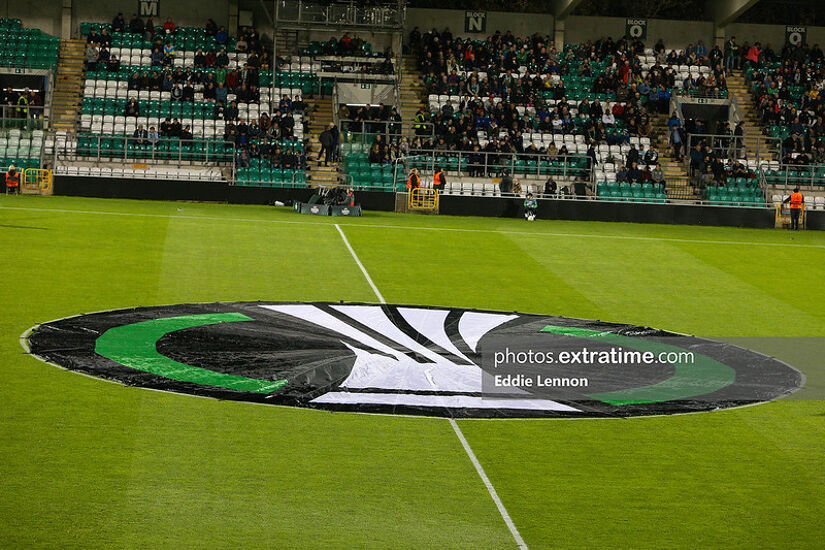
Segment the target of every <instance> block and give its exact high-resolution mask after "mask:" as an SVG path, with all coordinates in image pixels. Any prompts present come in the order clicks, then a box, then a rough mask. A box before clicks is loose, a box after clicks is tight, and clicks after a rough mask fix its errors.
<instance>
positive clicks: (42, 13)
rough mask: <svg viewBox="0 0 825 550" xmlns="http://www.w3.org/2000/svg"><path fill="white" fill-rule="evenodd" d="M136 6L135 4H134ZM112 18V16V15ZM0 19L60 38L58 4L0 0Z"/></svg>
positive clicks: (60, 11)
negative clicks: (19, 23)
mask: <svg viewBox="0 0 825 550" xmlns="http://www.w3.org/2000/svg"><path fill="white" fill-rule="evenodd" d="M134 5H135V6H137V4H136V3H135V4H134ZM112 16H113V17H114V14H113V15H112ZM0 17H8V18H11V19H20V20H21V21H22V22H23V26H25V27H27V28H35V29H40V30H41V31H43V32H45V33H47V34H51V35H53V36H60V25H61V20H62V10H61V8H60V2H56V1H53V0H52V1H44V2H20V1H13V0H0Z"/></svg>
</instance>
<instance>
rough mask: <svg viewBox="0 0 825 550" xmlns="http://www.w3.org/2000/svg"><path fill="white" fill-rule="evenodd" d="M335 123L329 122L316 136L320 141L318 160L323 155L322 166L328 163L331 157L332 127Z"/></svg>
mask: <svg viewBox="0 0 825 550" xmlns="http://www.w3.org/2000/svg"><path fill="white" fill-rule="evenodd" d="M334 126H335V125H334V124H333V123H332V122H330V123H329V125H328V126H327V127H326V128H325V129H324V131H323V132H321V134H320V135H319V136H318V141H319V142H320V143H321V150H320V151H318V162H320V161H321V156H323V157H324V166H327V165H328V164H329V161H330V159H331V158H332V129H333V127H334Z"/></svg>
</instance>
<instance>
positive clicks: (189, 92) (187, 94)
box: [181, 82, 195, 101]
mask: <svg viewBox="0 0 825 550" xmlns="http://www.w3.org/2000/svg"><path fill="white" fill-rule="evenodd" d="M181 101H195V88H194V87H193V86H192V83H191V82H187V83H186V84H184V86H183V91H182V95H181Z"/></svg>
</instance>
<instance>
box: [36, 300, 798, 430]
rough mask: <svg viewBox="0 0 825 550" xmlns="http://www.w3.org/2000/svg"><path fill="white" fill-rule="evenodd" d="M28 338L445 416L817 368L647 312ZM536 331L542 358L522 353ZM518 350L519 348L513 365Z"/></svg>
mask: <svg viewBox="0 0 825 550" xmlns="http://www.w3.org/2000/svg"><path fill="white" fill-rule="evenodd" d="M27 343H28V346H29V350H30V353H31V354H32V355H35V356H37V357H38V358H40V359H42V360H44V361H47V362H50V363H53V364H56V365H58V366H60V367H63V368H66V369H69V370H74V371H79V372H83V373H86V374H90V375H93V376H97V377H100V378H105V379H109V380H115V381H118V382H120V383H122V384H125V385H130V386H140V387H146V388H154V389H161V390H166V391H173V392H180V393H190V394H196V395H204V396H211V397H216V398H221V399H233V400H242V401H255V402H261V403H271V404H275V405H286V406H295V407H306V408H314V409H326V410H336V411H357V412H375V413H396V414H421V415H432V416H453V417H583V416H596V417H599V416H639V415H650V414H675V413H685V412H698V411H709V410H716V409H722V408H730V407H735V406H741V405H745V404H752V403H760V402H765V401H770V400H773V399H777V398H780V397H783V396H785V395H788V394H790V393H793V392H794V391H796V390H797V389H799V388H800V387H801V386H802V384H803V382H804V377H803V376H802V374H801V373H800V372H799V371H797V370H795V369H793V368H792V367H790V366H788V365H786V364H785V363H782V362H781V361H778V360H775V359H772V358H770V357H766V356H764V355H761V354H759V353H756V352H753V351H749V350H745V349H742V348H738V347H735V346H731V345H729V344H725V343H720V342H713V341H710V340H704V339H700V338H694V337H685V336H681V335H677V334H673V333H668V332H665V331H661V330H656V329H650V328H647V327H639V326H631V325H621V324H613V323H604V322H598V321H587V320H581V319H571V318H565V317H554V316H545V315H532V314H520V313H506V312H499V311H480V310H469V309H458V308H440V307H426V306H403V305H387V304H381V305H378V304H353V303H325V302H324V303H318V302H314V303H303V302H271V303H263V302H236V303H213V304H183V305H176V306H160V307H145V308H135V309H124V310H117V311H108V312H102V313H94V314H88V315H81V316H77V317H70V318H66V319H61V320H58V321H52V322H49V323H44V324H42V325H39V326H38V327H35V329H33V330H32V331H31V332H30V334H29V335H28V338H27ZM528 343H529V345H530V346H532V347H535V348H536V349H535V350H534V349H531V350H529V351H530V358H531V361H530V362H526V363H522V362H517V364H516V363H514V362H513V361H515V360H516V359H519V360H520V359H521V357H522V356H524V357H527V356H528V355H527V353H526V351H525V350H524V349H523V348H524V345H527V344H528ZM519 346H521V347H519ZM511 348H512V349H511ZM505 350H506V352H508V353H510V354H511V355H512V357H511V358H512V359H513V361H511V362H510V363H507V365H506V366H507V369H504V370H499V368H500V365H499V363H498V359H497V358H498V356H499V355H500V356H501V357H502V358H503V357H505V354H504V352H505ZM687 356H689V357H690V361H689V362H686V361H685V359H684V358H685V357H687ZM493 357H496V360H495V361H493ZM536 358H539V359H537V360H535V361H532V359H536ZM639 358H650V360H649V361H648V360H645V361H639V360H638V359H639ZM505 362H506V361H505ZM502 364H503V363H502ZM502 369H503V367H502ZM513 369H517V370H513ZM514 373H517V374H514ZM571 380H572V381H573V383H569V384H568V383H564V381H571ZM499 382H501V384H499ZM492 388H495V389H492Z"/></svg>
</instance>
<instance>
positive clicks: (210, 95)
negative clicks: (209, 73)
mask: <svg viewBox="0 0 825 550" xmlns="http://www.w3.org/2000/svg"><path fill="white" fill-rule="evenodd" d="M193 99H194V96H193ZM203 99H205V100H206V101H215V84H214V83H212V82H209V83H208V84H207V85H206V86H204V87H203Z"/></svg>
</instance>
